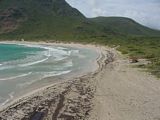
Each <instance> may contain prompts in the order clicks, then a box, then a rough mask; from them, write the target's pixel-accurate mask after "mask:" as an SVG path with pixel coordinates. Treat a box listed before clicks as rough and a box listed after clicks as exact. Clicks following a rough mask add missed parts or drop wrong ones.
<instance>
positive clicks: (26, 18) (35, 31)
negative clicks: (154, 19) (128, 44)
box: [0, 0, 160, 40]
mask: <svg viewBox="0 0 160 120" xmlns="http://www.w3.org/2000/svg"><path fill="white" fill-rule="evenodd" d="M159 33H160V32H159V31H156V30H152V29H149V28H147V27H144V26H142V25H140V24H138V23H136V22H135V21H133V20H131V19H128V18H118V17H117V18H116V17H114V18H107V17H106V18H104V17H98V18H93V19H89V18H86V17H85V16H84V15H83V14H82V13H80V12H79V11H78V10H77V9H75V8H72V7H71V6H70V5H69V4H68V3H67V2H66V1H65V0H1V1H0V39H22V38H23V39H36V40H39V39H61V40H64V39H67V40H69V39H71V40H72V39H74V40H79V39H90V38H96V37H107V36H116V35H118V36H119V35H126V34H128V35H160V34H159Z"/></svg>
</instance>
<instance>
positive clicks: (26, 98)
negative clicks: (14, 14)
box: [0, 42, 106, 120]
mask: <svg viewBox="0 0 160 120" xmlns="http://www.w3.org/2000/svg"><path fill="white" fill-rule="evenodd" d="M27 43H28V42H27ZM29 43H31V42H29ZM38 44H39V43H38ZM41 44H42V43H41ZM43 44H45V43H43ZM53 44H54V45H55V43H53ZM53 44H52V43H51V44H50V43H48V45H53ZM45 45H46V44H45ZM56 45H59V44H57V43H56ZM60 45H63V46H64V45H66V46H68V45H69V46H72V47H87V48H88V47H90V49H94V50H96V51H97V52H98V53H99V56H98V58H97V60H96V61H94V62H95V63H96V64H95V63H94V64H95V65H97V66H96V69H95V70H94V71H93V70H92V71H90V72H87V73H85V74H80V75H79V76H76V77H75V76H74V77H73V76H72V77H71V78H68V80H65V81H62V82H59V83H55V84H52V85H49V86H45V87H43V88H40V89H37V90H34V91H32V92H30V93H28V94H26V95H24V96H21V97H20V98H18V99H16V100H14V101H13V102H11V103H10V104H8V105H7V106H4V107H3V108H1V110H0V117H2V118H3V119H4V117H3V116H5V117H7V118H8V117H11V116H12V117H13V116H14V115H15V113H11V115H8V112H9V111H10V110H11V111H12V110H13V106H19V105H20V106H21V105H23V104H24V103H23V102H25V101H26V102H27V101H30V100H31V99H33V98H34V97H35V96H39V95H40V94H41V92H44V91H45V93H47V92H48V94H50V93H51V92H53V90H51V91H48V89H57V96H59V95H61V94H62V93H63V92H64V91H63V89H64V90H66V88H65V87H67V89H68V88H70V87H69V86H72V85H73V84H74V85H75V84H76V82H79V81H80V79H84V78H85V79H88V78H90V77H93V76H94V75H95V74H97V73H99V72H100V71H101V69H102V67H103V64H104V61H105V59H106V56H105V55H104V52H106V51H105V50H104V48H102V47H99V48H98V47H96V46H93V45H81V44H64V43H62V44H60ZM105 54H106V53H105ZM102 59H103V60H102ZM51 78H52V77H51ZM77 79H78V80H77ZM86 81H88V80H86ZM86 81H85V82H86ZM88 82H90V81H88ZM82 83H83V81H82ZM78 84H79V83H78ZM87 85H88V83H87ZM57 86H58V88H57ZM59 86H61V87H59ZM77 87H78V86H77ZM81 87H82V86H81ZM92 87H93V86H92ZM77 89H78V88H77ZM93 90H94V88H93ZM81 92H83V91H81ZM92 92H93V91H92ZM41 96H44V95H41ZM73 96H74V95H73ZM87 96H90V97H93V94H92V95H91V94H90V95H88V94H87ZM74 97H75V96H74ZM76 97H78V96H76ZM43 99H44V101H45V100H46V99H48V98H43ZM56 99H58V98H56ZM90 102H91V101H90ZM35 104H36V103H35ZM24 106H25V105H24ZM22 108H23V107H22ZM23 109H24V108H23ZM14 110H16V109H14ZM16 111H18V110H16ZM6 112H7V116H6V115H4V114H5V113H6ZM16 117H17V115H16ZM16 117H14V118H16ZM15 120H16V119H15Z"/></svg>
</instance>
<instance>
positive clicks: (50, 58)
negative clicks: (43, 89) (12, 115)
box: [0, 43, 98, 106]
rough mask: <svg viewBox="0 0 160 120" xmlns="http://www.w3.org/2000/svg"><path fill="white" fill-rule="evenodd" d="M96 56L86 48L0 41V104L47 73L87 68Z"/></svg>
mask: <svg viewBox="0 0 160 120" xmlns="http://www.w3.org/2000/svg"><path fill="white" fill-rule="evenodd" d="M97 57H98V53H97V52H95V51H93V50H91V49H87V48H85V49H84V48H76V47H66V46H61V45H52V46H51V45H38V44H37V45H35V44H34V45H32V44H8V43H0V106H4V105H6V104H7V103H9V102H10V101H12V99H13V98H14V97H15V96H18V94H19V93H20V92H21V93H22V91H25V90H27V89H29V88H30V87H31V86H32V85H33V84H35V83H41V84H44V83H45V82H48V81H46V78H48V77H56V76H60V75H67V74H69V73H71V72H77V71H85V70H87V69H90V68H91V67H92V65H91V62H92V61H95V60H96V59H97ZM42 81H43V82H42ZM53 82H54V79H53Z"/></svg>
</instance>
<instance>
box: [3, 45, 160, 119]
mask: <svg viewBox="0 0 160 120" xmlns="http://www.w3.org/2000/svg"><path fill="white" fill-rule="evenodd" d="M70 45H71V44H70ZM77 46H79V47H89V46H90V47H92V48H93V49H96V50H97V51H98V53H99V57H98V58H97V59H96V61H94V62H93V63H97V64H93V65H95V66H98V67H96V69H95V70H94V71H92V70H91V71H90V72H87V73H85V74H79V76H71V77H67V78H63V77H61V78H58V79H61V82H56V83H54V84H51V85H49V86H45V87H43V88H40V89H37V90H36V91H32V92H30V93H29V94H28V95H25V96H23V97H21V98H20V99H18V100H15V101H14V102H12V103H10V104H9V105H7V106H5V107H4V108H3V109H2V110H1V112H0V118H1V119H2V120H22V119H26V120H42V119H43V120H107V119H110V120H159V118H160V116H159V111H160V109H159V108H160V106H159V102H160V96H159V94H158V93H159V90H160V81H159V80H158V78H156V77H154V76H153V75H151V74H150V73H147V72H145V71H144V70H143V69H140V68H136V67H135V65H137V64H146V62H140V63H130V61H129V59H128V58H127V57H125V56H124V55H122V54H121V53H120V52H118V51H117V50H116V48H109V47H106V46H105V47H104V46H94V45H79V44H77ZM50 79H53V78H50ZM62 79H63V80H62Z"/></svg>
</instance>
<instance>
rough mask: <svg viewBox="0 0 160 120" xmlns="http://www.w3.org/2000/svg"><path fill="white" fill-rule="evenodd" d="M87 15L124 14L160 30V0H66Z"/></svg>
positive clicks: (123, 15)
mask: <svg viewBox="0 0 160 120" xmlns="http://www.w3.org/2000/svg"><path fill="white" fill-rule="evenodd" d="M66 1H67V2H68V3H69V4H70V5H71V6H72V7H75V8H77V9H78V10H80V11H81V12H82V13H83V14H84V15H85V16H86V17H97V16H122V17H129V18H132V19H134V20H136V21H137V22H139V23H141V24H143V25H145V26H148V27H151V28H154V29H159V30H160V0H66Z"/></svg>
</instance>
